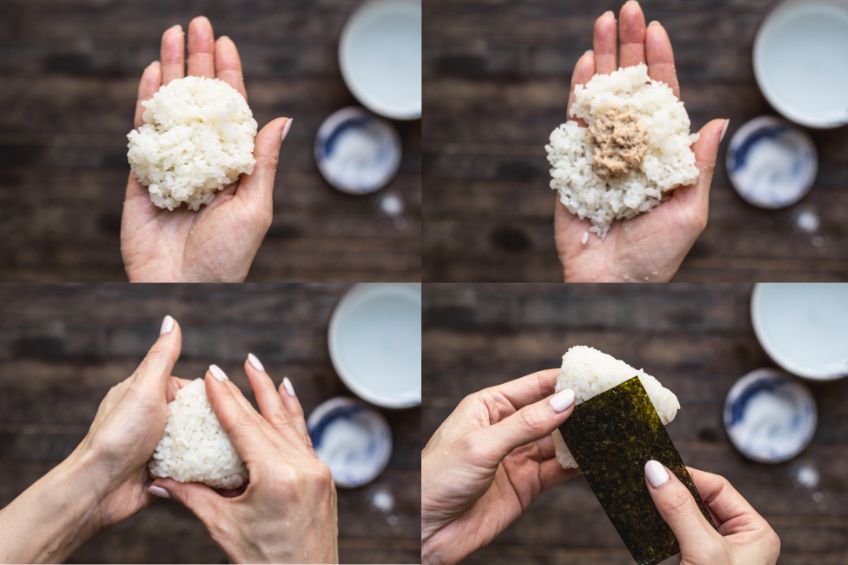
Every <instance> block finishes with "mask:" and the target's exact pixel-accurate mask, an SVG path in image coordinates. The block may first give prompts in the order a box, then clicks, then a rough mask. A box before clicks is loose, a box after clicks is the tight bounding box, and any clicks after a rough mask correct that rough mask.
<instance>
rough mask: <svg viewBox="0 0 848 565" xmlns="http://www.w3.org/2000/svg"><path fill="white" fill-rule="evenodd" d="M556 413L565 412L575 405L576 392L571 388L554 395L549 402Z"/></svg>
mask: <svg viewBox="0 0 848 565" xmlns="http://www.w3.org/2000/svg"><path fill="white" fill-rule="evenodd" d="M549 402H550V403H551V406H552V407H553V409H554V412H557V413H559V412H565V411H566V409H568V407H569V406H571V405H572V404H574V391H573V390H571V389H570V388H567V389H565V390H561V391H559V392H558V393H556V394H555V395H553V396H552V397H551V399H550V401H549Z"/></svg>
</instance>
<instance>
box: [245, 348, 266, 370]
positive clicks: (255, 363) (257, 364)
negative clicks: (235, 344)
mask: <svg viewBox="0 0 848 565" xmlns="http://www.w3.org/2000/svg"><path fill="white" fill-rule="evenodd" d="M247 362H248V363H250V366H251V367H253V368H254V369H256V370H257V371H262V372H263V373H264V372H265V366H264V365H263V364H262V361H260V360H259V359H258V358H257V357H256V355H254V354H253V353H248V354H247Z"/></svg>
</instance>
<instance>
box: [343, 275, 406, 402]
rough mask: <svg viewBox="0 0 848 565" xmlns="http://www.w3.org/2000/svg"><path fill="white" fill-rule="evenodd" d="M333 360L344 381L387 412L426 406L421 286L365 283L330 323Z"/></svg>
mask: <svg viewBox="0 0 848 565" xmlns="http://www.w3.org/2000/svg"><path fill="white" fill-rule="evenodd" d="M328 342H329V346H330V358H331V359H332V361H333V366H334V367H335V369H336V372H337V373H338V375H339V377H341V379H342V381H344V383H345V384H346V385H347V387H348V388H350V390H351V391H353V392H354V393H355V394H356V395H357V396H359V397H360V398H362V399H363V400H367V401H368V402H371V403H373V404H376V405H378V406H382V407H384V408H409V407H412V406H418V405H419V404H421V285H420V284H417V283H369V284H360V285H357V286H355V287H353V289H352V290H351V291H350V292H348V293H347V294H346V295H345V296H344V298H342V300H341V301H340V302H339V304H338V306H336V309H335V311H334V312H333V316H332V318H331V319H330V329H329V337H328Z"/></svg>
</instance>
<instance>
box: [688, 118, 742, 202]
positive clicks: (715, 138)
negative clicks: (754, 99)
mask: <svg viewBox="0 0 848 565" xmlns="http://www.w3.org/2000/svg"><path fill="white" fill-rule="evenodd" d="M729 125H730V120H712V121H710V122H708V123H707V125H705V126H704V127H702V128H701V131H700V132H698V141H696V142H695V144H694V145H693V146H692V151H693V152H694V153H695V165H696V166H697V167H698V170H699V171H700V172H701V174H700V175H699V176H698V180H697V181H695V184H694V185H693V186H692V187H691V189H692V190H691V194H692V198H691V201H692V203H693V205H695V206H698V207H699V208H701V207H702V208H704V212H705V213H706V211H707V208H708V206H709V202H710V187H711V186H712V184H713V171H715V166H716V158H717V157H718V148H719V146H720V145H721V140H722V139H724V135H725V134H726V133H727V128H728V126H729ZM678 190H681V189H678ZM684 190H685V189H684Z"/></svg>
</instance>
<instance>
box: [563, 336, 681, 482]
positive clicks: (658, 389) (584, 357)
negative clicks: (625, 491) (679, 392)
mask: <svg viewBox="0 0 848 565" xmlns="http://www.w3.org/2000/svg"><path fill="white" fill-rule="evenodd" d="M635 376H638V377H639V380H640V381H641V382H642V386H644V387H645V391H647V393H648V396H649V397H650V398H651V403H652V404H653V405H654V408H655V409H656V411H657V414H658V415H659V417H660V420H662V423H663V424H668V423H669V422H671V421H672V420H674V417H675V416H676V415H677V411H678V410H679V409H680V402H679V401H678V400H677V396H675V395H674V393H673V392H671V391H670V390H668V389H667V388H665V387H663V386H662V384H660V382H659V381H658V380H657V379H655V378H654V377H652V376H651V375H649V374H648V373H646V372H645V371H643V370H642V369H638V370H637V369H634V368H633V367H631V366H630V365H628V364H627V363H625V362H624V361H619V360H618V359H616V358H615V357H612V356H611V355H607V354H606V353H603V352H601V351H598V350H597V349H594V348H592V347H587V346H585V345H577V346H575V347H572V348H571V349H569V350H568V351H567V352H566V353H565V355H563V356H562V368H561V369H560V371H559V376H558V377H557V382H556V390H557V392H559V391H560V390H563V389H566V388H570V389H571V390H573V391H574V403H575V404H580V403H581V402H585V401H587V400H589V399H590V398H592V397H594V396H597V395H598V394H600V393H602V392H604V391H607V390H609V389H611V388H614V387H616V386H618V385H620V384H621V383H623V382H624V381H626V380H628V379H632V378H633V377H635ZM553 435H554V445H555V446H556V458H557V461H559V463H560V465H562V466H563V467H565V468H566V469H576V468H577V466H578V465H577V462H576V461H575V460H574V457H573V456H572V455H571V452H570V451H569V450H568V447H567V446H566V445H565V440H564V439H563V437H562V434H560V433H559V430H555V431H554V434H553Z"/></svg>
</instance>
